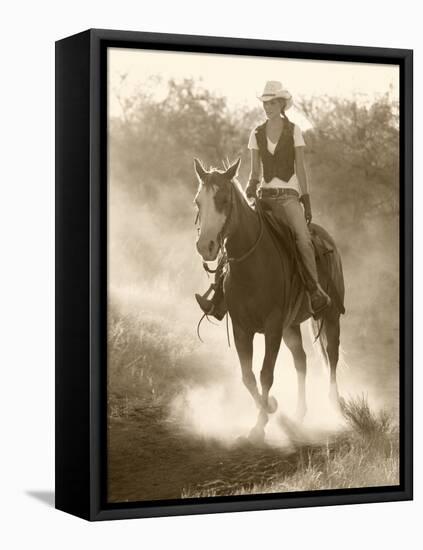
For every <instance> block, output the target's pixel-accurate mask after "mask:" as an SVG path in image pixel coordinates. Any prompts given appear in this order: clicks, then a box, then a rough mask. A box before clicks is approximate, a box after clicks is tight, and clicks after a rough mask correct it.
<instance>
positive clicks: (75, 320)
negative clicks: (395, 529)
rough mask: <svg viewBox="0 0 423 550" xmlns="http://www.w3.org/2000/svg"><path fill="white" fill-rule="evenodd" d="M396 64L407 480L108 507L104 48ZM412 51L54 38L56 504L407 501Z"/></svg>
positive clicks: (134, 510) (138, 509)
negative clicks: (362, 486)
mask: <svg viewBox="0 0 423 550" xmlns="http://www.w3.org/2000/svg"><path fill="white" fill-rule="evenodd" d="M109 47H119V48H142V49H154V50H172V51H186V52H205V53H206V52H207V53H220V54H232V55H233V54H235V55H240V56H242V55H254V56H268V57H273V56H274V57H285V58H297V59H313V60H336V61H355V62H365V63H382V64H383V63H391V64H396V65H398V66H399V68H400V250H401V263H400V288H401V300H400V304H401V305H400V312H399V315H400V322H401V331H400V485H399V486H398V487H377V488H365V489H345V490H344V489H339V490H333V491H314V492H307V493H289V494H285V495H279V494H278V495H263V496H261V495H251V496H246V497H225V498H223V497H217V498H215V497H213V498H204V499H192V500H191V499H190V500H189V502H188V501H186V500H178V501H154V502H144V503H142V502H139V503H122V504H107V502H106V499H105V481H106V446H105V445H106V435H107V433H106V429H107V426H106V363H107V361H106V360H107V350H106V345H107V344H106V342H107V316H106V313H107V303H106V298H107V271H106V266H107V185H106V184H107V179H106V178H107V164H106V157H107V120H106V118H107V117H106V115H107V110H106V93H107V90H106V89H107V86H106V77H107V74H106V73H107V57H106V53H107V48H109ZM412 166H413V52H412V50H405V49H387V48H373V47H371V48H369V47H361V46H360V47H358V46H340V45H326V44H308V43H293V42H277V41H268V40H250V39H235V38H222V37H209V36H187V35H177V34H158V33H144V32H127V31H112V30H99V29H91V30H87V31H85V32H82V33H80V34H76V35H74V36H71V37H68V38H65V39H63V40H59V41H58V42H56V384H55V389H56V433H55V435H56V508H58V509H60V510H63V511H65V512H68V513H70V514H74V515H76V516H79V517H81V518H84V519H87V520H108V519H122V518H138V517H152V516H170V515H185V514H202V513H215V512H230V511H244V510H267V509H274V508H294V507H305V506H328V505H339V504H359V503H368V502H385V501H400V500H410V499H412V480H413V472H412V430H413V413H412V411H413V395H412V344H413V342H412V338H413V337H412V330H413V326H412V297H413V294H412V292H413V291H412V284H413V281H412V261H413V260H412V246H413V245H412V226H413V220H412V200H413V198H412V174H413V172H412Z"/></svg>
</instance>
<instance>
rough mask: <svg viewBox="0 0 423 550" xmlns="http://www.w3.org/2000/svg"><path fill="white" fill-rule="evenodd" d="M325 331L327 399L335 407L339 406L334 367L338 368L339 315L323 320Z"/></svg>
mask: <svg viewBox="0 0 423 550" xmlns="http://www.w3.org/2000/svg"><path fill="white" fill-rule="evenodd" d="M324 323H325V325H326V326H325V330H326V339H327V345H326V351H327V354H328V359H329V366H330V389H329V398H330V400H331V401H332V403H333V404H334V405H335V406H337V407H338V406H339V394H338V384H337V381H336V367H337V366H338V359H339V334H340V323H339V315H337V316H336V317H334V318H329V319H325V321H324Z"/></svg>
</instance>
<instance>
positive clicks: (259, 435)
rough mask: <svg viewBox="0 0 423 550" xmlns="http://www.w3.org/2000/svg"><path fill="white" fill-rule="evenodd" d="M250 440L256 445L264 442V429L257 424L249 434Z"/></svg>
mask: <svg viewBox="0 0 423 550" xmlns="http://www.w3.org/2000/svg"><path fill="white" fill-rule="evenodd" d="M248 441H249V442H250V443H254V444H256V445H257V444H261V443H264V429H263V428H260V427H257V426H255V427H254V428H253V429H252V430H251V431H250V433H249V434H248Z"/></svg>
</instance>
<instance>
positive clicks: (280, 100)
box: [278, 97, 289, 122]
mask: <svg viewBox="0 0 423 550" xmlns="http://www.w3.org/2000/svg"><path fill="white" fill-rule="evenodd" d="M278 99H279V103H280V105H281V115H282V116H283V117H284V118H285V119H286V120H287V121H288V122H289V118H288V117H287V116H286V114H285V107H286V104H287V100H286V99H285V98H284V97H279V98H278Z"/></svg>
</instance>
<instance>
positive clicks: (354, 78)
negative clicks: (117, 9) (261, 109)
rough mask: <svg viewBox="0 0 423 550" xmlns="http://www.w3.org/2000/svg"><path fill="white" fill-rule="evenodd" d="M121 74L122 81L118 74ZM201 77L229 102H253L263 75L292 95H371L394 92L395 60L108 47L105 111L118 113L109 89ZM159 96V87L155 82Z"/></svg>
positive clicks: (395, 94) (125, 92)
mask: <svg viewBox="0 0 423 550" xmlns="http://www.w3.org/2000/svg"><path fill="white" fill-rule="evenodd" d="M122 75H126V78H125V80H124V83H123V84H122V82H121V76H122ZM154 75H159V76H161V77H162V78H163V80H164V82H166V81H167V80H168V79H169V78H175V79H182V78H191V77H192V78H194V79H195V80H202V84H203V86H204V87H206V88H208V89H209V90H211V91H215V92H217V93H219V94H221V95H224V96H226V98H227V100H228V102H229V104H231V105H246V106H249V107H252V108H253V107H255V106H257V104H258V100H257V97H256V96H257V95H259V94H260V93H261V91H262V89H263V86H264V83H265V82H266V80H280V81H282V83H283V84H284V86H285V87H286V88H287V89H289V91H290V92H291V94H293V96H294V101H295V98H296V97H298V96H303V97H311V96H318V95H332V96H338V97H345V98H351V97H354V96H355V97H356V99H358V100H364V101H365V100H366V99H370V100H371V99H373V98H374V97H375V96H377V95H380V94H384V93H386V92H388V91H390V93H391V95H392V97H393V98H395V99H398V97H399V68H398V66H395V65H377V64H372V63H345V62H334V61H309V60H297V59H279V58H270V57H254V56H231V55H222V54H199V53H186V52H167V51H156V50H137V49H124V48H123V49H118V48H110V49H109V86H110V89H111V92H112V93H111V94H109V98H110V103H109V108H110V114H111V115H112V116H113V115H118V114H120V107H119V103H118V101H117V100H116V95H115V91H116V90H117V89H118V88H119V90H120V94H121V95H122V96H123V97H125V96H130V95H132V94H133V93H134V92H135V91H136V89H137V87H138V86H140V85H145V83H146V81H147V79H149V78H151V77H152V76H154ZM153 91H154V93H155V94H156V95H157V96H158V97H160V96H161V95H163V94H164V93H165V87H164V86H162V87H161V86H159V85H155V86H154V88H153Z"/></svg>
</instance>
